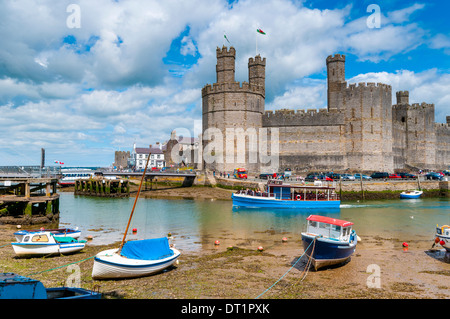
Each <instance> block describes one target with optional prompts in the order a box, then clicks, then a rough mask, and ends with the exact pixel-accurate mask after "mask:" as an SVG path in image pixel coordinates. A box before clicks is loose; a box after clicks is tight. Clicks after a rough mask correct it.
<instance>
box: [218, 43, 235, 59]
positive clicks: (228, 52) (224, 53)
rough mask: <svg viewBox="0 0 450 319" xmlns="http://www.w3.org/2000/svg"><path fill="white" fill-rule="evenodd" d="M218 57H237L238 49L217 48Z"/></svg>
mask: <svg viewBox="0 0 450 319" xmlns="http://www.w3.org/2000/svg"><path fill="white" fill-rule="evenodd" d="M216 54H217V57H218V58H220V57H235V56H236V49H235V48H234V47H230V48H227V47H226V46H223V47H222V48H219V47H217V49H216Z"/></svg>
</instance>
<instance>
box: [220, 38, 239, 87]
mask: <svg viewBox="0 0 450 319" xmlns="http://www.w3.org/2000/svg"><path fill="white" fill-rule="evenodd" d="M216 55H217V65H216V74H217V83H233V82H234V72H235V59H236V50H235V49H234V48H233V47H230V50H228V49H227V48H226V47H225V46H223V47H222V49H219V48H217V50H216Z"/></svg>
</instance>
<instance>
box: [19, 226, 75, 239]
mask: <svg viewBox="0 0 450 319" xmlns="http://www.w3.org/2000/svg"><path fill="white" fill-rule="evenodd" d="M41 231H48V232H51V233H52V234H53V235H54V236H57V237H72V238H75V239H77V238H79V237H80V236H81V230H78V227H77V228H75V229H72V228H58V229H44V228H41V229H39V230H37V229H35V230H19V231H17V232H15V233H14V237H16V240H17V241H18V242H21V241H22V239H23V237H24V236H26V235H29V234H30V233H36V232H41Z"/></svg>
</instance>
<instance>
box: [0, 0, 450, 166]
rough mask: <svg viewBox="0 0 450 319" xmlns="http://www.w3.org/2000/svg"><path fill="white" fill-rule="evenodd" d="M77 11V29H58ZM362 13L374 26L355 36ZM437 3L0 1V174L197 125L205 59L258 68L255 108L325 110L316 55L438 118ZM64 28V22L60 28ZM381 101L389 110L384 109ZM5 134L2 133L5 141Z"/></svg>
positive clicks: (442, 12) (99, 159)
mask: <svg viewBox="0 0 450 319" xmlns="http://www.w3.org/2000/svg"><path fill="white" fill-rule="evenodd" d="M72 4H75V5H77V6H78V8H79V16H78V17H79V20H78V21H79V22H80V25H79V27H71V26H73V25H70V23H69V24H68V18H71V17H74V16H73V15H72V14H73V13H74V11H71V10H68V8H69V6H70V5H72ZM371 4H377V5H379V8H380V14H381V20H380V21H381V24H380V28H369V27H368V24H367V19H368V17H369V16H370V15H371V13H372V12H367V8H368V6H369V5H371ZM448 12H450V4H449V2H448V1H437V0H436V1H422V2H421V1H397V0H393V1H379V2H377V1H372V0H371V1H354V2H349V1H325V0H317V1H307V0H305V1H300V0H265V1H262V0H259V1H256V0H242V1H224V0H212V1H205V0H191V1H181V0H178V1H177V0H165V1H156V0H153V1H152V0H134V1H110V0H97V1H88V0H79V1H74V0H71V1H67V0H66V1H57V2H55V1H50V0H40V1H32V0H19V1H12V0H6V1H2V2H1V3H0V21H2V23H0V37H1V39H2V41H1V42H0V124H1V127H2V131H3V132H4V134H2V136H1V137H0V166H1V165H38V164H39V163H40V149H41V148H45V150H46V164H47V165H53V162H54V161H55V160H58V161H62V162H64V163H65V164H66V165H68V166H109V165H110V164H111V163H112V162H113V161H114V151H116V150H125V151H127V150H131V148H132V145H133V143H135V142H136V144H137V145H138V146H141V147H142V146H147V145H148V144H155V143H156V142H164V141H166V140H167V139H168V138H169V137H170V132H171V131H172V130H173V129H175V128H187V129H189V130H191V132H193V127H194V124H195V123H198V121H200V120H201V88H202V87H203V86H204V85H205V84H208V83H213V82H214V81H215V64H216V58H215V49H216V47H217V46H220V47H221V46H222V45H229V44H228V42H227V41H226V40H225V39H224V37H223V35H224V33H226V34H227V37H228V39H229V40H230V42H231V44H232V45H233V46H234V47H235V48H236V51H237V57H236V80H237V81H246V80H247V61H248V58H249V57H251V56H254V55H255V49H256V36H257V34H256V29H257V28H261V29H263V30H264V31H265V32H266V35H265V36H262V35H261V36H258V38H257V39H258V53H260V54H261V55H262V56H263V57H266V59H267V68H266V109H267V110H275V109H280V108H292V109H301V108H323V107H326V65H325V59H326V57H327V56H328V55H331V54H335V53H341V54H345V55H346V57H347V59H346V61H347V62H346V78H347V80H348V82H350V83H354V82H382V83H386V84H390V85H392V88H393V96H394V97H395V91H398V90H409V91H410V102H412V103H421V102H427V103H434V104H435V107H436V121H437V122H441V123H442V122H445V116H446V115H450V59H449V58H450V32H449V31H450V22H449V19H448ZM71 21H72V22H73V21H74V20H71ZM394 102H395V101H394ZM5 133H6V134H5Z"/></svg>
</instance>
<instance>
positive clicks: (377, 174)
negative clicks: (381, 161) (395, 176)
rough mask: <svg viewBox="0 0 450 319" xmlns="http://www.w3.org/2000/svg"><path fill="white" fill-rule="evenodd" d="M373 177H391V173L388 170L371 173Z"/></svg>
mask: <svg viewBox="0 0 450 319" xmlns="http://www.w3.org/2000/svg"><path fill="white" fill-rule="evenodd" d="M370 177H372V178H389V173H387V172H376V173H373V174H372V175H370Z"/></svg>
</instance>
